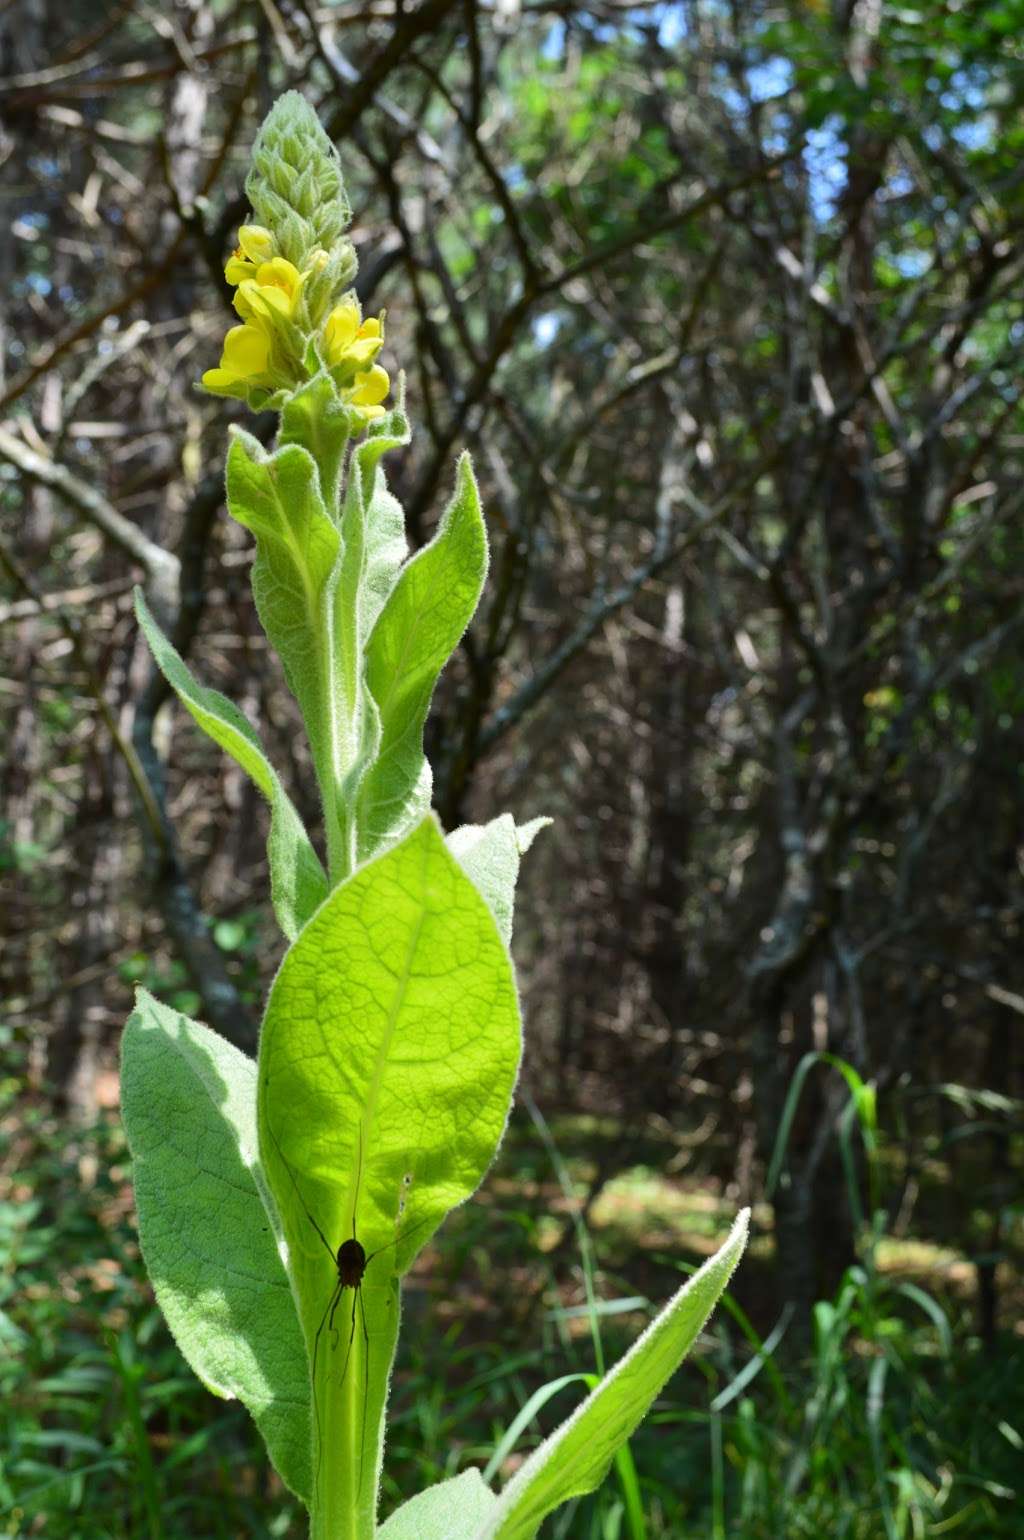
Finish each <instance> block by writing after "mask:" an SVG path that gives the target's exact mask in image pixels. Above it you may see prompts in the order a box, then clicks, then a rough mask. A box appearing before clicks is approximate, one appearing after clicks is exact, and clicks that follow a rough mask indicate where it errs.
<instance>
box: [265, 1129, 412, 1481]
mask: <svg viewBox="0 0 1024 1540" xmlns="http://www.w3.org/2000/svg"><path fill="white" fill-rule="evenodd" d="M267 1129H268V1131H269V1133H270V1137H271V1138H272V1139H273V1141H274V1148H275V1149H276V1150H277V1153H278V1156H279V1157H280V1160H281V1164H282V1165H283V1166H284V1168H285V1170H286V1171H287V1173H288V1178H289V1180H290V1182H291V1184H292V1186H293V1187H294V1189H295V1196H296V1197H297V1198H298V1200H299V1203H300V1204H301V1205H302V1211H303V1213H304V1214H305V1216H306V1218H307V1219H308V1220H309V1222H310V1224H311V1225H312V1226H313V1229H314V1230H315V1231H316V1233H317V1236H318V1237H319V1240H320V1243H321V1245H322V1246H323V1247H324V1249H325V1251H326V1252H327V1254H328V1256H329V1257H330V1259H331V1262H332V1264H333V1265H334V1269H335V1272H336V1274H337V1278H336V1280H335V1284H334V1287H333V1289H332V1290H331V1296H330V1298H329V1299H328V1301H327V1304H326V1305H325V1306H324V1311H323V1314H322V1315H321V1317H320V1324H319V1325H318V1327H317V1329H316V1335H315V1337H314V1338H313V1365H312V1371H311V1376H310V1378H311V1382H312V1386H313V1412H314V1415H315V1417H316V1428H317V1468H316V1482H317V1485H319V1482H320V1462H321V1460H322V1458H323V1438H322V1434H321V1427H320V1408H319V1404H318V1402H317V1398H316V1366H317V1360H318V1357H319V1353H320V1338H321V1337H322V1335H323V1330H324V1327H325V1326H326V1327H327V1330H328V1332H329V1333H330V1334H331V1335H332V1336H333V1338H334V1340H335V1346H337V1338H338V1332H337V1329H336V1328H335V1325H334V1317H335V1314H336V1312H337V1309H338V1306H339V1305H340V1304H341V1296H342V1294H343V1293H344V1292H345V1290H346V1289H351V1290H352V1324H351V1326H350V1328H349V1334H348V1346H347V1347H346V1349H345V1363H344V1367H343V1368H342V1371H341V1380H340V1381H339V1388H340V1386H342V1385H344V1383H345V1379H346V1377H347V1375H348V1365H349V1359H350V1358H351V1356H352V1344H353V1342H354V1341H355V1335H356V1313H357V1310H358V1314H359V1321H360V1325H361V1326H362V1329H363V1343H364V1345H365V1350H366V1368H365V1372H364V1374H363V1416H362V1422H361V1425H360V1430H359V1488H358V1490H360V1491H361V1490H362V1485H363V1453H364V1448H363V1446H364V1444H365V1442H366V1401H367V1396H368V1394H369V1388H370V1334H369V1332H368V1331H367V1328H366V1308H365V1306H364V1305H363V1277H364V1275H365V1273H366V1269H367V1268H368V1267H369V1265H370V1263H371V1262H372V1261H373V1259H374V1257H379V1256H380V1254H381V1252H384V1251H387V1249H388V1247H389V1246H396V1245H397V1244H398V1242H399V1241H400V1240H404V1239H405V1236H406V1235H412V1234H414V1233H415V1231H417V1230H420V1229H422V1228H423V1226H424V1225H425V1224H428V1223H429V1218H428V1219H422V1220H420V1222H419V1223H418V1224H415V1225H411V1226H410V1228H409V1229H408V1230H406V1231H404V1232H403V1234H402V1235H396V1236H395V1238H394V1240H391V1241H386V1242H385V1244H384V1245H383V1246H378V1247H377V1249H376V1251H371V1252H370V1254H369V1255H367V1253H366V1251H365V1250H364V1248H363V1245H362V1242H361V1241H359V1240H358V1239H357V1237H356V1210H357V1209H358V1207H359V1184H360V1182H361V1181H362V1176H363V1149H362V1131H361V1130H360V1137H359V1168H358V1171H357V1173H356V1191H355V1199H354V1201H353V1204H352V1236H351V1239H349V1240H347V1241H342V1243H341V1245H340V1246H339V1247H338V1249H337V1251H335V1249H334V1247H333V1246H332V1245H331V1243H330V1241H329V1240H328V1239H327V1237H326V1235H325V1234H324V1232H323V1230H322V1229H321V1228H320V1226H319V1225H318V1224H317V1222H316V1220H315V1219H314V1218H313V1215H312V1214H311V1213H310V1211H309V1207H308V1205H307V1203H306V1200H305V1198H304V1197H303V1196H302V1193H301V1192H300V1190H299V1184H298V1182H297V1181H296V1180H295V1173H294V1171H293V1170H292V1167H291V1163H290V1162H289V1160H288V1158H287V1156H286V1155H285V1153H284V1151H283V1150H282V1148H281V1144H280V1140H279V1139H278V1137H277V1135H276V1134H275V1132H274V1130H273V1128H272V1127H271V1123H270V1118H269V1117H268V1118H267ZM408 1180H409V1178H406V1181H407V1182H408Z"/></svg>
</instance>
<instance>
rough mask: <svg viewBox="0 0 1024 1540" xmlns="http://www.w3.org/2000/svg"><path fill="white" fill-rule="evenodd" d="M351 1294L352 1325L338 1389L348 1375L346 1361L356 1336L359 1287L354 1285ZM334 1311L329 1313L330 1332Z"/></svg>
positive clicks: (332, 1325)
mask: <svg viewBox="0 0 1024 1540" xmlns="http://www.w3.org/2000/svg"><path fill="white" fill-rule="evenodd" d="M342 1287H344V1285H342ZM352 1294H353V1299H352V1325H351V1328H350V1330H349V1334H348V1347H347V1348H346V1349H345V1365H344V1368H343V1369H342V1371H341V1379H340V1380H339V1381H338V1388H339V1389H340V1388H341V1386H342V1385H344V1383H345V1376H346V1374H347V1373H348V1361H349V1359H350V1358H351V1357H352V1343H353V1341H354V1340H355V1335H356V1298H358V1295H359V1286H358V1285H356V1287H355V1288H354V1289H353V1290H352ZM337 1308H338V1306H337V1304H336V1305H335V1307H334V1310H336V1309H337ZM334 1310H332V1311H331V1330H332V1331H333V1330H334Z"/></svg>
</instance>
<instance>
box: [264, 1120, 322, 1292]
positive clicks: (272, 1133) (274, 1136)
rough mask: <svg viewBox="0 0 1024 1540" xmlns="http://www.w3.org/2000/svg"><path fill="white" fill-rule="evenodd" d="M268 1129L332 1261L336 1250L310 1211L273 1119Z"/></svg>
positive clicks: (268, 1123) (304, 1209) (305, 1211)
mask: <svg viewBox="0 0 1024 1540" xmlns="http://www.w3.org/2000/svg"><path fill="white" fill-rule="evenodd" d="M267 1130H268V1132H269V1134H270V1137H271V1139H273V1141H274V1148H275V1150H276V1151H277V1153H278V1155H279V1156H280V1159H281V1164H282V1166H284V1169H285V1170H286V1171H287V1173H288V1177H289V1180H290V1181H291V1184H292V1186H293V1187H294V1188H295V1196H296V1197H297V1198H298V1200H299V1202H300V1203H301V1204H302V1211H303V1213H304V1214H305V1216H306V1218H307V1219H308V1220H309V1222H310V1224H311V1225H312V1226H313V1229H314V1230H315V1231H316V1233H317V1235H319V1237H320V1239H321V1241H322V1242H323V1244H324V1246H325V1248H326V1250H327V1254H328V1256H329V1257H330V1259H331V1261H332V1262H334V1251H333V1249H332V1247H331V1243H330V1241H329V1240H328V1239H327V1237H326V1235H325V1234H324V1232H323V1231H322V1230H321V1228H320V1226H319V1225H318V1224H317V1222H316V1220H315V1219H314V1218H313V1216H312V1214H311V1213H310V1212H309V1209H308V1207H307V1206H306V1200H305V1198H304V1197H303V1196H302V1193H301V1192H300V1191H299V1184H298V1182H297V1181H296V1180H295V1172H294V1171H293V1170H292V1168H291V1164H290V1163H289V1161H288V1159H287V1157H286V1155H285V1153H284V1150H282V1148H281V1144H280V1141H279V1139H278V1137H277V1135H276V1134H275V1132H274V1129H273V1125H272V1124H271V1121H270V1119H269V1118H267Z"/></svg>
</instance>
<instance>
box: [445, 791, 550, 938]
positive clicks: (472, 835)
mask: <svg viewBox="0 0 1024 1540" xmlns="http://www.w3.org/2000/svg"><path fill="white" fill-rule="evenodd" d="M550 822H551V819H550V818H533V819H531V820H530V822H529V823H528V824H523V825H522V827H520V828H518V829H517V828H516V823H515V820H514V818H513V817H512V815H511V813H502V814H501V816H500V817H498V818H492V819H491V821H490V823H486V824H476V823H467V824H463V825H462V827H461V829H456V830H454V832H453V833H451V834H449V835H448V837H447V839H446V841H445V843H446V845H447V846H448V849H449V850H450V851H451V853H452V855H453V856H454V857H455V859H456V860H457V861H458V863H459V865H460V866H461V867H462V870H463V871H464V872H465V873H466V876H467V877H469V878H470V879H471V881H472V882H473V883H475V885H476V887H477V888H478V889H479V891H480V892H481V893H482V894H483V896H484V898H485V899H486V901H487V906H488V908H489V909H490V911H491V913H492V914H493V915H494V919H495V922H496V924H497V926H498V929H499V931H500V932H501V939H502V940H503V941H504V943H505V945H506V946H508V945H509V943H510V942H511V940H512V912H513V907H514V903H515V892H516V880H517V878H518V876H519V857H520V855H521V854H523V853H524V852H525V851H527V850H529V848H530V846H531V845H532V844H533V841H534V839H535V837H536V835H537V834H538V833H539V832H540V830H541V829H543V828H544V827H545V826H546V825H547V824H549V823H550Z"/></svg>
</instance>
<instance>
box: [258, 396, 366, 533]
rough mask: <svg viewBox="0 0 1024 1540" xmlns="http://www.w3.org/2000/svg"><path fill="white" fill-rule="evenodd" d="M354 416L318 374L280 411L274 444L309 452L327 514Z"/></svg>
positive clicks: (334, 495) (335, 500) (330, 511)
mask: <svg viewBox="0 0 1024 1540" xmlns="http://www.w3.org/2000/svg"><path fill="white" fill-rule="evenodd" d="M354 415H355V414H354V413H353V412H352V411H351V409H350V408H349V407H347V406H345V404H344V402H343V401H342V400H341V398H340V397H339V395H338V391H337V387H336V386H335V384H334V381H333V380H332V379H331V377H330V375H328V374H317V375H315V376H314V377H313V379H311V380H308V381H307V382H306V384H305V385H302V386H300V387H299V389H298V390H296V391H293V393H292V394H291V395H290V396H289V397H288V400H287V401H286V402H285V403H284V405H283V407H282V409H281V430H280V432H279V433H278V436H277V442H278V444H279V446H281V447H282V448H283V447H284V446H285V445H286V444H298V445H301V447H302V448H303V449H306V450H308V451H309V453H310V454H311V455H312V457H313V459H314V460H315V461H316V465H317V470H318V471H319V485H320V495H321V497H322V498H323V501H324V507H325V508H326V509H327V512H328V514H333V511H334V506H335V503H336V502H337V499H338V480H339V476H340V473H341V462H342V458H343V456H344V454H345V447H346V445H347V444H348V441H349V435H350V434H351V431H352V422H353V417H354Z"/></svg>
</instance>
